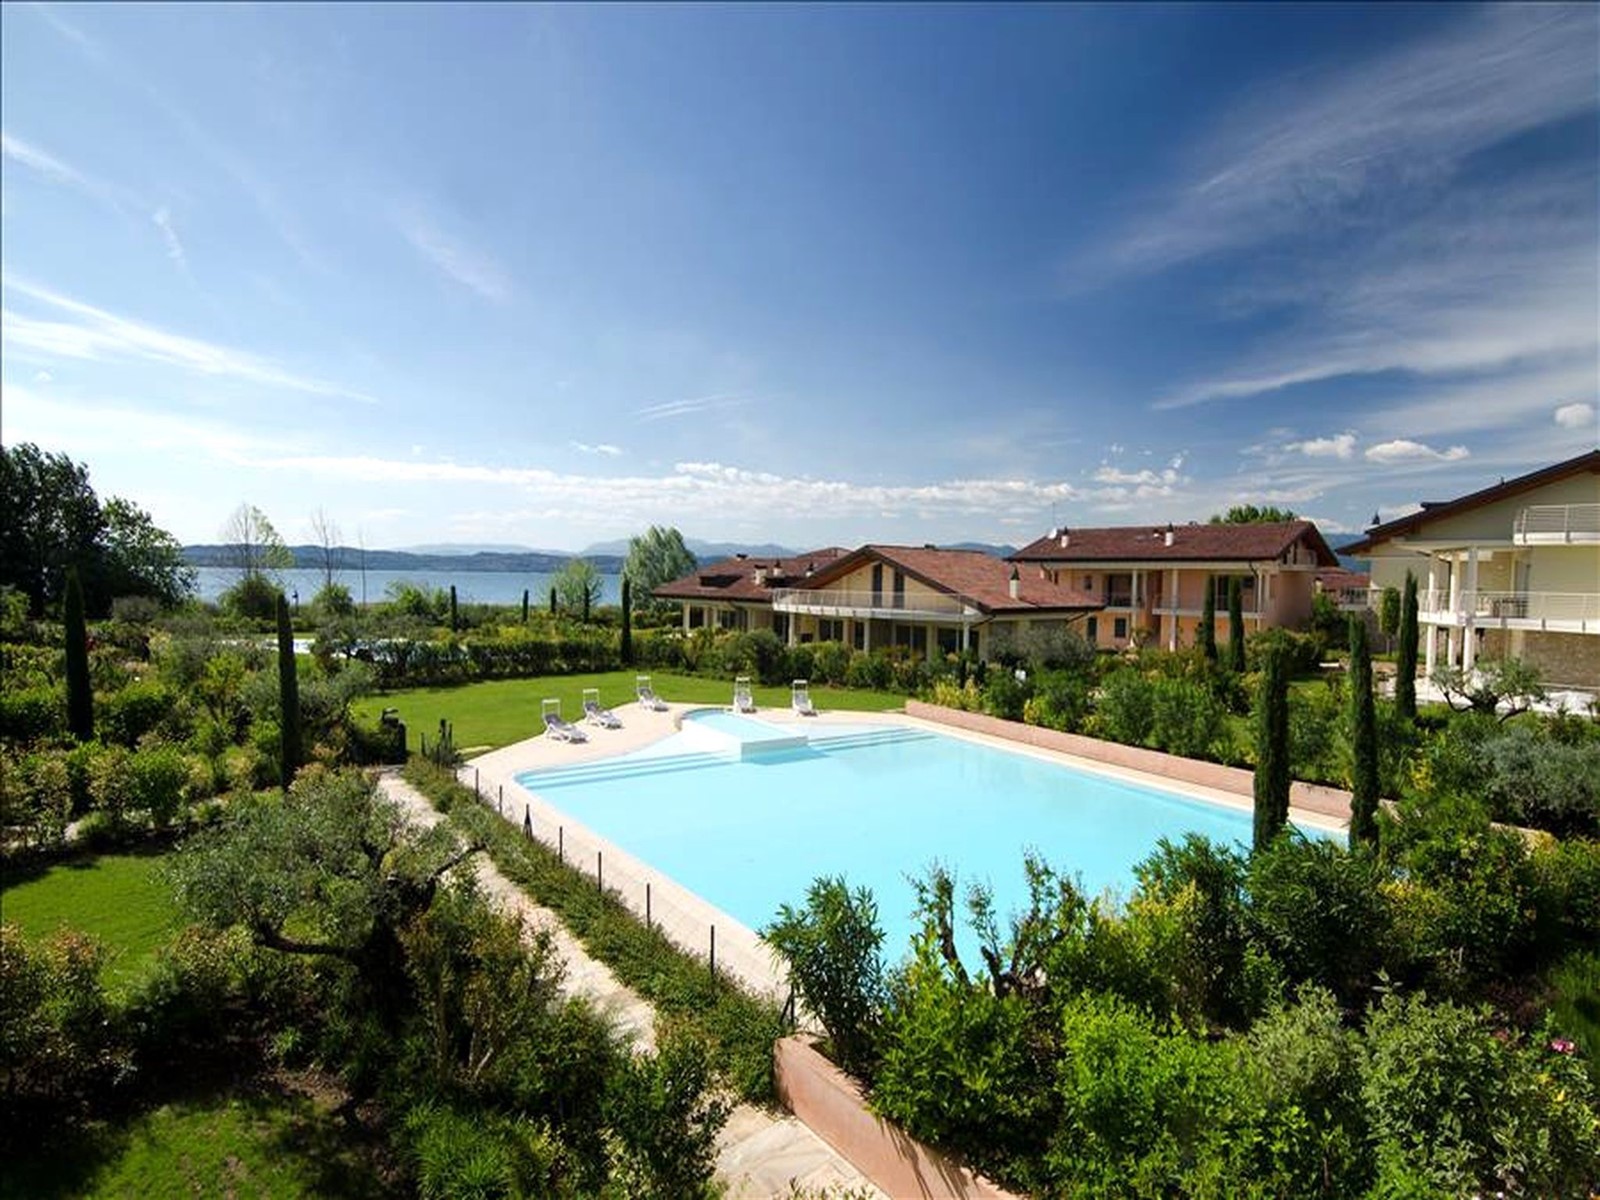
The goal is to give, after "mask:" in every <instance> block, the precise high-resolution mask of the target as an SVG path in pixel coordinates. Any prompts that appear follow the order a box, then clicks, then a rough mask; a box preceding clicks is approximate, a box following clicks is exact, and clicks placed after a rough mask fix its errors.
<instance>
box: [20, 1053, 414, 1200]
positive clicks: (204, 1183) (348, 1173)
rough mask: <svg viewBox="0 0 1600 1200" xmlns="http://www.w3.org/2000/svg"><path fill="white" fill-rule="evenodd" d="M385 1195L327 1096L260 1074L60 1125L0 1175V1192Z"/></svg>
mask: <svg viewBox="0 0 1600 1200" xmlns="http://www.w3.org/2000/svg"><path fill="white" fill-rule="evenodd" d="M386 1194H388V1192H387V1188H386V1185H385V1184H384V1182H383V1180H382V1178H381V1177H380V1174H379V1172H378V1171H377V1170H375V1169H374V1165H373V1163H372V1161H371V1160H370V1158H369V1157H368V1153H367V1151H366V1149H365V1148H364V1147H362V1146H361V1145H360V1144H358V1143H357V1142H356V1141H355V1140H354V1139H352V1137H351V1135H350V1131H349V1128H348V1125H347V1123H346V1122H345V1121H343V1120H341V1119H339V1118H338V1117H336V1116H334V1114H333V1113H332V1112H331V1111H329V1105H328V1104H327V1103H325V1102H321V1101H319V1100H318V1099H316V1098H313V1097H311V1096H307V1095H303V1094H299V1093H297V1092H294V1091H292V1090H289V1089H287V1088H284V1087H281V1086H277V1085H275V1084H272V1083H270V1082H267V1081H262V1082H252V1083H244V1084H239V1085H235V1086H232V1087H225V1088H222V1089H221V1090H218V1091H215V1092H211V1093H208V1094H201V1095H197V1096H192V1097H186V1098H184V1099H179V1100H174V1101H172V1102H170V1103H167V1104H163V1105H161V1106H159V1107H157V1108H152V1109H148V1110H146V1111H144V1112H141V1113H139V1114H138V1115H136V1116H133V1117H131V1118H129V1119H128V1120H126V1121H120V1122H118V1123H116V1124H111V1125H108V1124H101V1123H96V1124H95V1125H94V1126H93V1127H91V1128H88V1129H78V1130H73V1131H67V1132H65V1133H64V1135H63V1137H62V1138H61V1139H60V1140H59V1141H57V1140H52V1142H51V1144H50V1145H48V1146H41V1147H39V1151H38V1153H37V1154H23V1155H19V1156H18V1157H17V1158H16V1159H15V1160H13V1161H10V1162H7V1164H6V1169H5V1171H4V1172H3V1174H0V1200H11V1198H12V1197H16V1198H17V1200H22V1198H23V1197H27V1198H28V1200H49V1198H53V1197H67V1196H74V1197H107V1198H109V1197H124V1196H180V1195H181V1196H236V1197H241V1198H243V1197H255V1196H259V1197H296V1196H306V1197H313V1196H348V1197H357V1198H362V1197H369V1196H370V1197H374V1198H376V1197H380V1196H383V1195H386Z"/></svg>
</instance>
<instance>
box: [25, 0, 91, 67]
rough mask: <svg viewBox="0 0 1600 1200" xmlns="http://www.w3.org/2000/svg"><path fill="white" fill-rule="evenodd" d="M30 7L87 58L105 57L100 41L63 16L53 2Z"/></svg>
mask: <svg viewBox="0 0 1600 1200" xmlns="http://www.w3.org/2000/svg"><path fill="white" fill-rule="evenodd" d="M31 7H32V9H33V11H34V12H35V13H37V14H38V15H39V18H40V19H41V20H42V21H44V23H45V24H46V25H48V26H50V28H51V29H54V30H55V31H56V32H57V33H59V34H60V35H61V36H62V37H64V38H66V39H67V40H68V41H69V42H71V43H72V44H73V45H75V46H77V47H78V49H79V50H81V51H83V53H84V54H86V55H87V56H88V57H89V58H91V59H94V60H95V61H96V62H100V61H103V60H104V59H105V56H106V52H105V49H104V48H103V47H102V46H101V45H100V43H99V42H97V41H96V40H95V39H94V38H92V37H90V36H89V35H88V34H86V33H85V32H84V31H83V30H81V29H79V28H78V27H77V26H76V25H74V24H73V23H72V22H71V21H69V20H67V19H66V18H65V17H63V16H62V15H61V14H60V12H59V11H57V7H58V6H56V5H53V4H34V5H32V6H31Z"/></svg>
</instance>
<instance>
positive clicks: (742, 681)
mask: <svg viewBox="0 0 1600 1200" xmlns="http://www.w3.org/2000/svg"><path fill="white" fill-rule="evenodd" d="M755 710H756V700H755V697H754V696H752V695H751V694H750V676H748V675H741V676H739V678H737V679H735V680H734V681H733V711H734V712H741V713H753V712H755Z"/></svg>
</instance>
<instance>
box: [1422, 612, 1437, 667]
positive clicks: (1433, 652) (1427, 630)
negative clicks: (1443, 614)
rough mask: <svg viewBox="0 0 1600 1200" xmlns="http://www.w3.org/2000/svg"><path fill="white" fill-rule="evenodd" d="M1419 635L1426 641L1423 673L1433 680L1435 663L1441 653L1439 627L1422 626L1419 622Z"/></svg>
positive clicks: (1423, 651)
mask: <svg viewBox="0 0 1600 1200" xmlns="http://www.w3.org/2000/svg"><path fill="white" fill-rule="evenodd" d="M1418 624H1419V626H1420V628H1419V630H1418V632H1419V633H1421V634H1422V636H1423V637H1424V638H1425V639H1426V640H1425V641H1424V642H1423V643H1422V673H1423V675H1424V676H1425V677H1426V678H1428V679H1432V678H1433V668H1434V663H1435V662H1436V661H1437V659H1438V653H1439V627H1438V626H1436V625H1422V624H1421V623H1420V622H1418Z"/></svg>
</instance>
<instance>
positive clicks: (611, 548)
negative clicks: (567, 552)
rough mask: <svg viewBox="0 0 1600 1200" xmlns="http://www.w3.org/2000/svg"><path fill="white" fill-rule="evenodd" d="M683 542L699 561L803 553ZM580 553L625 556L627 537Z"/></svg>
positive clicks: (770, 546) (762, 545)
mask: <svg viewBox="0 0 1600 1200" xmlns="http://www.w3.org/2000/svg"><path fill="white" fill-rule="evenodd" d="M683 544H684V545H685V546H687V547H688V548H689V553H690V554H692V555H694V556H695V557H696V558H697V559H699V560H700V561H701V562H715V561H716V560H717V559H719V558H732V557H733V556H734V555H735V554H746V555H749V556H750V557H751V558H792V557H794V556H795V555H796V554H801V553H803V551H800V550H791V549H790V548H789V547H787V546H779V545H777V544H775V543H773V542H755V543H746V542H705V541H701V540H700V539H699V538H684V539H683ZM806 549H808V550H809V549H811V547H809V546H808V547H806ZM582 554H583V557H585V558H589V559H592V558H594V557H595V556H596V555H598V554H615V555H617V556H619V557H621V558H627V557H628V539H627V538H617V539H615V540H614V541H610V542H596V543H595V544H594V545H592V546H586V547H584V549H583V551H582Z"/></svg>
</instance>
